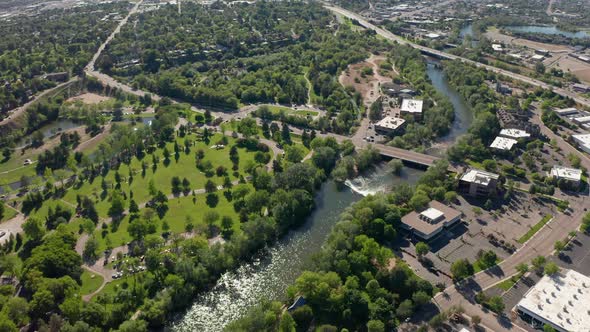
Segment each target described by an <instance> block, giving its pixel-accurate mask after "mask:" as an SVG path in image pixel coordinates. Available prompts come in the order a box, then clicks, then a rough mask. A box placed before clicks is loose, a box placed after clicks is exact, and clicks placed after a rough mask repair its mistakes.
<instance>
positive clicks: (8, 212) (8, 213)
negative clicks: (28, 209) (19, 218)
mask: <svg viewBox="0 0 590 332" xmlns="http://www.w3.org/2000/svg"><path fill="white" fill-rule="evenodd" d="M17 214H18V212H17V211H16V210H15V209H13V208H11V207H8V204H6V203H5V204H4V215H3V216H2V219H0V222H3V221H6V220H10V219H12V218H14V217H16V215H17Z"/></svg>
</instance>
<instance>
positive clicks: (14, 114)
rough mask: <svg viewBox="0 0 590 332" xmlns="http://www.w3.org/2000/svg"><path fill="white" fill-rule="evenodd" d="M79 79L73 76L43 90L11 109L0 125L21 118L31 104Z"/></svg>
mask: <svg viewBox="0 0 590 332" xmlns="http://www.w3.org/2000/svg"><path fill="white" fill-rule="evenodd" d="M78 80H79V78H78V76H76V77H73V78H71V79H70V80H69V81H67V82H63V83H60V84H58V85H56V86H55V87H53V88H51V89H49V90H45V91H43V92H41V93H40V94H38V95H36V96H34V97H33V98H32V99H31V100H29V101H28V102H27V103H26V104H24V105H22V106H20V107H17V108H15V109H14V110H12V111H10V112H9V114H8V116H7V117H6V118H4V119H3V120H2V121H0V126H4V125H6V124H8V123H11V122H13V121H14V120H15V119H17V118H19V117H20V116H21V114H22V113H24V112H25V111H26V110H27V108H28V107H29V106H31V105H32V104H33V103H35V102H37V101H38V100H39V99H41V98H42V97H44V96H47V95H49V94H51V93H53V92H54V91H57V90H59V89H61V88H63V87H65V86H68V85H69V84H72V83H74V82H76V81H78Z"/></svg>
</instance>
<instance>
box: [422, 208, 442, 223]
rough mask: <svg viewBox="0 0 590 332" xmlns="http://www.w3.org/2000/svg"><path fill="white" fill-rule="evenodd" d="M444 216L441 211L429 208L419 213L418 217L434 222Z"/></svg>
mask: <svg viewBox="0 0 590 332" xmlns="http://www.w3.org/2000/svg"><path fill="white" fill-rule="evenodd" d="M444 215H445V214H444V213H443V212H442V211H440V210H437V209H435V208H433V207H429V208H428V209H426V210H424V211H422V212H420V216H422V217H424V218H426V219H427V220H430V221H436V220H437V219H439V218H441V217H443V216H444Z"/></svg>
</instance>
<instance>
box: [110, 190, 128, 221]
mask: <svg viewBox="0 0 590 332" xmlns="http://www.w3.org/2000/svg"><path fill="white" fill-rule="evenodd" d="M124 204H125V203H124V202H123V197H122V196H121V194H120V193H119V192H118V191H115V192H113V195H112V196H111V207H110V208H109V216H110V217H111V218H113V219H118V218H120V217H121V216H122V215H123V212H125V205H124Z"/></svg>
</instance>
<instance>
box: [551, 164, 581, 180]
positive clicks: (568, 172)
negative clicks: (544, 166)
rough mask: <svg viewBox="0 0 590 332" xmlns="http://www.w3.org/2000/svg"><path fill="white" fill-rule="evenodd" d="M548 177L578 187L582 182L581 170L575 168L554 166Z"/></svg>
mask: <svg viewBox="0 0 590 332" xmlns="http://www.w3.org/2000/svg"><path fill="white" fill-rule="evenodd" d="M550 175H551V177H553V178H554V179H557V180H565V181H568V182H570V183H572V184H575V185H579V184H580V182H581V181H582V170H580V169H576V168H570V167H565V166H560V165H555V166H553V168H552V169H551V173H550Z"/></svg>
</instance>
